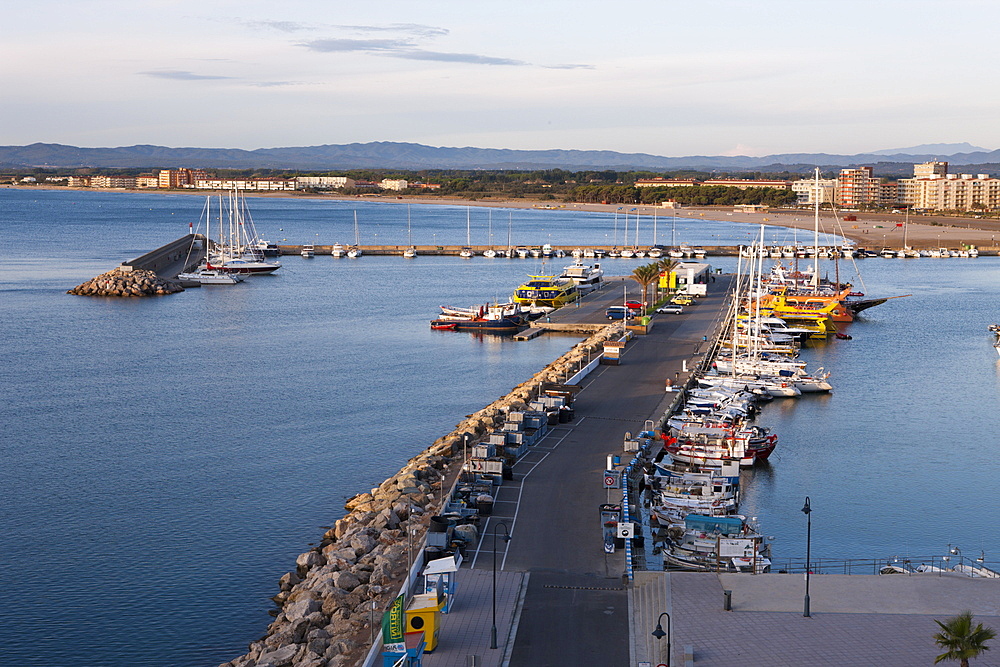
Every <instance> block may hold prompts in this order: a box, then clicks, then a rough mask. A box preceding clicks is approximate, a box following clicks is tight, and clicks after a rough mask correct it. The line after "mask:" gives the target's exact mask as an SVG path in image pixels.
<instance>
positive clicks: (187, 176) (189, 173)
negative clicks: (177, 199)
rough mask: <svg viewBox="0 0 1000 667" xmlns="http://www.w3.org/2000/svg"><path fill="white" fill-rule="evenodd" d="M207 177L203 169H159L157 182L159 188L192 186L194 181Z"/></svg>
mask: <svg viewBox="0 0 1000 667" xmlns="http://www.w3.org/2000/svg"><path fill="white" fill-rule="evenodd" d="M207 177H208V174H206V173H205V170H203V169H161V170H160V171H159V175H158V176H157V183H158V185H159V187H161V188H193V187H194V184H195V181H197V180H199V179H203V178H207Z"/></svg>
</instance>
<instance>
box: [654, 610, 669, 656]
mask: <svg viewBox="0 0 1000 667" xmlns="http://www.w3.org/2000/svg"><path fill="white" fill-rule="evenodd" d="M664 616H666V617H667V631H666V632H664V631H663V626H662V625H660V621H662V620H663V617H664ZM651 634H652V635H653V636H654V637H656V638H657V639H663V638H664V637H666V638H667V661H666V662H665V663H664V664H665V665H666V666H667V667H670V614H668V613H667V612H663V613H662V614H660V617H659V618H658V619H656V629H655V630H653V632H652V633H651Z"/></svg>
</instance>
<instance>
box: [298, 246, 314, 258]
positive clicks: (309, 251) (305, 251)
mask: <svg viewBox="0 0 1000 667" xmlns="http://www.w3.org/2000/svg"><path fill="white" fill-rule="evenodd" d="M300 254H301V255H302V256H303V257H308V258H313V257H315V256H316V246H314V245H312V244H308V245H304V246H302V251H301V253H300Z"/></svg>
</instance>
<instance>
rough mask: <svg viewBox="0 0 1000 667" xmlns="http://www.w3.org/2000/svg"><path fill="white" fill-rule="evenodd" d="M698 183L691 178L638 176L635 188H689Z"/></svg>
mask: <svg viewBox="0 0 1000 667" xmlns="http://www.w3.org/2000/svg"><path fill="white" fill-rule="evenodd" d="M695 185H698V181H696V180H694V179H693V178H638V179H636V181H635V187H637V188H690V187H693V186H695Z"/></svg>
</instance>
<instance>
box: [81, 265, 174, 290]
mask: <svg viewBox="0 0 1000 667" xmlns="http://www.w3.org/2000/svg"><path fill="white" fill-rule="evenodd" d="M183 291H184V288H183V287H181V286H180V285H178V284H177V283H174V282H171V281H169V280H166V279H164V278H161V277H160V276H158V275H156V274H155V273H154V272H152V271H148V270H146V269H130V270H125V269H123V268H122V267H117V268H114V269H112V270H111V271H108V272H107V273H102V274H101V275H99V276H97V277H96V278H91V279H90V280H88V281H87V282H85V283H83V284H81V285H77V286H76V287H74V288H73V289H71V290H69V291H67V292H66V293H67V294H77V295H80V296H158V295H162V294H173V293H175V292H183Z"/></svg>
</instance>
